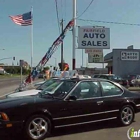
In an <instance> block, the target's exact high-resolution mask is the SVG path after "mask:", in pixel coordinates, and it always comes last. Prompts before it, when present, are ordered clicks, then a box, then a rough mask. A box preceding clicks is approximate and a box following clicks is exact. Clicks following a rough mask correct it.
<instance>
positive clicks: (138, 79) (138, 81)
mask: <svg viewBox="0 0 140 140" xmlns="http://www.w3.org/2000/svg"><path fill="white" fill-rule="evenodd" d="M131 83H132V85H133V86H140V75H136V77H135V78H133V79H132V80H131Z"/></svg>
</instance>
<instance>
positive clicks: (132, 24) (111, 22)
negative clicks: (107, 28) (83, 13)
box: [78, 19, 140, 26]
mask: <svg viewBox="0 0 140 140" xmlns="http://www.w3.org/2000/svg"><path fill="white" fill-rule="evenodd" d="M78 20H81V21H85V22H100V23H109V24H121V25H131V26H140V24H137V23H123V22H114V21H101V20H85V19H78Z"/></svg>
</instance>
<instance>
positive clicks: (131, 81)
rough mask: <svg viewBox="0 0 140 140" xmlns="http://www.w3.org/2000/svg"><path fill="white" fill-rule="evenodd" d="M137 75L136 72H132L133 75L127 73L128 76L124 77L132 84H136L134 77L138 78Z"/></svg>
mask: <svg viewBox="0 0 140 140" xmlns="http://www.w3.org/2000/svg"><path fill="white" fill-rule="evenodd" d="M136 77H137V75H136V74H132V75H127V76H126V77H124V79H126V80H128V82H129V85H130V86H134V81H133V79H136Z"/></svg>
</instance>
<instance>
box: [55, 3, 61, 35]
mask: <svg viewBox="0 0 140 140" xmlns="http://www.w3.org/2000/svg"><path fill="white" fill-rule="evenodd" d="M55 6H56V14H57V22H58V29H59V34H60V24H59V14H58V5H57V0H55Z"/></svg>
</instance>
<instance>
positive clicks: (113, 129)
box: [0, 79, 140, 140]
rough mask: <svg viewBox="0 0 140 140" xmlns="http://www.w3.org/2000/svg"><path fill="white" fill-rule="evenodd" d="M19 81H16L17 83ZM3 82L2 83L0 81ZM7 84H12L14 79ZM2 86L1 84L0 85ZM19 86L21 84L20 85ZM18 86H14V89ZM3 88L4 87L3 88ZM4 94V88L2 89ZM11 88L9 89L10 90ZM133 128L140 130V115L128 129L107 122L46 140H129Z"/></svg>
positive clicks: (5, 138) (2, 138) (60, 131)
mask: <svg viewBox="0 0 140 140" xmlns="http://www.w3.org/2000/svg"><path fill="white" fill-rule="evenodd" d="M18 80H19V79H16V82H17V81H18ZM0 82H1V81H0ZM5 82H8V83H9V84H10V83H16V82H12V79H11V80H9V81H7V80H5ZM17 83H18V82H17ZM0 84H1V83H0ZM18 84H19V83H18ZM14 86H16V85H13V86H12V87H14ZM1 87H2V86H1ZM2 89H3V90H2V91H3V94H4V88H2ZM10 89H11V87H9V90H10ZM130 127H133V128H134V129H135V130H139V129H140V113H138V114H137V115H136V118H135V121H134V122H133V123H132V124H131V125H130V126H127V127H121V126H119V125H118V122H117V121H107V122H102V123H101V122H100V123H93V124H90V125H81V126H75V127H67V128H61V129H60V128H59V129H56V130H55V131H54V132H53V134H52V136H50V137H49V138H46V139H45V140H76V139H77V140H128V138H127V130H128V129H129V128H130ZM137 139H140V138H133V139H132V140H137ZM0 140H25V139H22V137H21V136H19V137H18V136H16V138H15V137H13V138H12V137H10V136H0Z"/></svg>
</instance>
